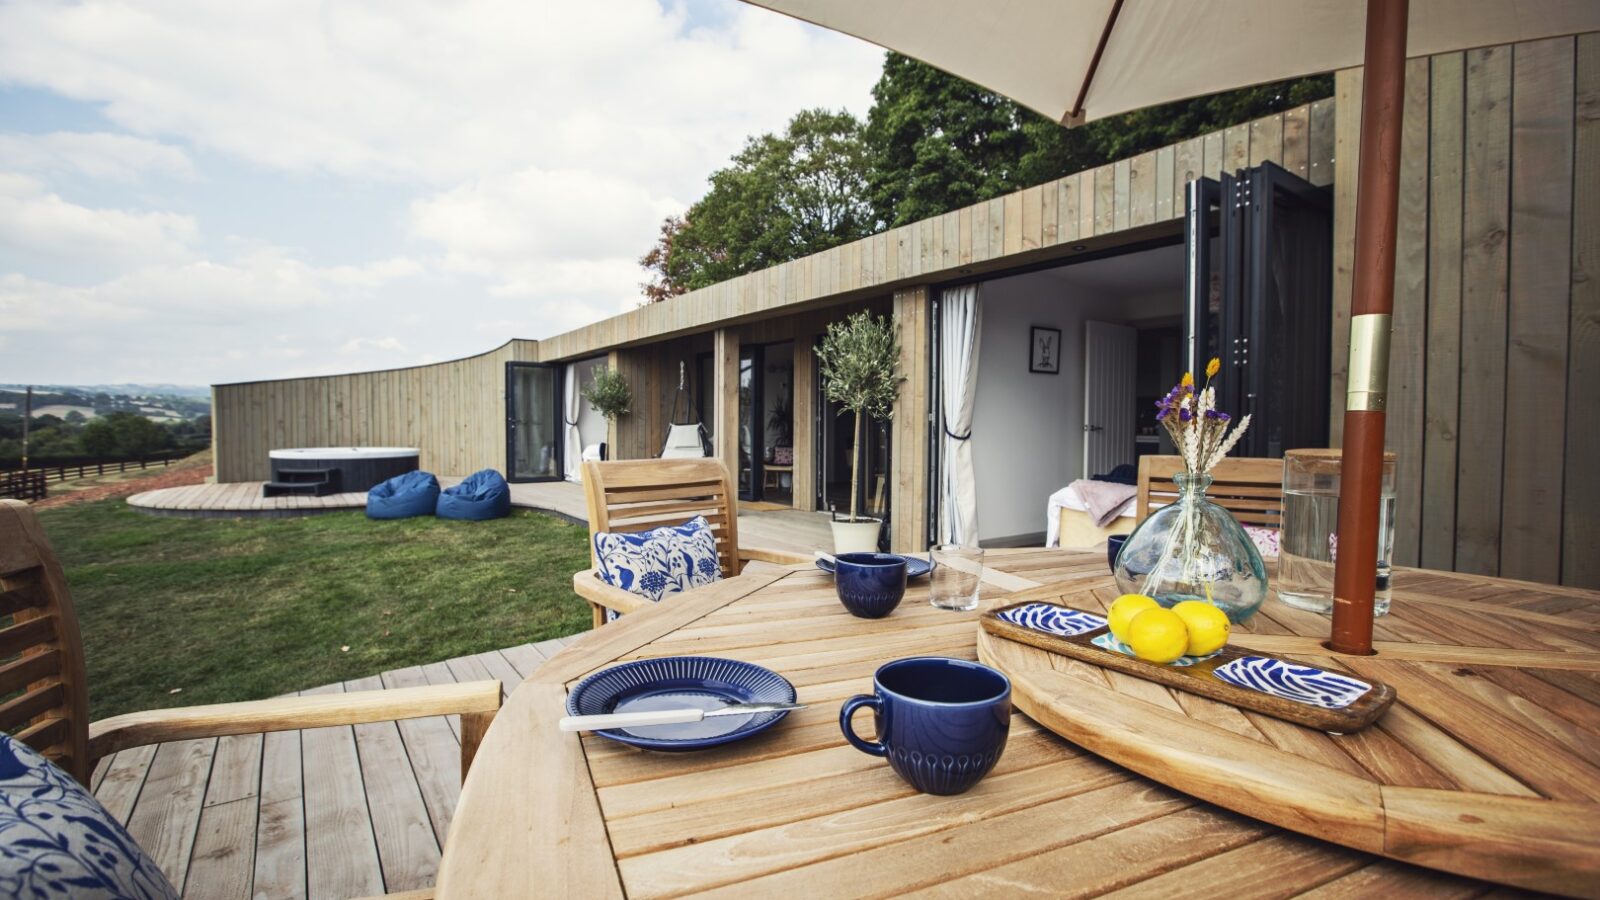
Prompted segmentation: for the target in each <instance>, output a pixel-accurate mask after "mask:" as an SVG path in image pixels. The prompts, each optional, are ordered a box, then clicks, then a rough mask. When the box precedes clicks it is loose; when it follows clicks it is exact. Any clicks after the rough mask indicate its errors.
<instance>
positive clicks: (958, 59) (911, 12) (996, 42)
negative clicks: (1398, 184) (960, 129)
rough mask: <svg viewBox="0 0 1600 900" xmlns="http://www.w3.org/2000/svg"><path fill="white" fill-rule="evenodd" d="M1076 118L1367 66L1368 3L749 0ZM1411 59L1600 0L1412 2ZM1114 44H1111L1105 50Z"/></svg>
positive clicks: (1528, 36) (1568, 16)
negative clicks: (1365, 40) (1362, 64)
mask: <svg viewBox="0 0 1600 900" xmlns="http://www.w3.org/2000/svg"><path fill="white" fill-rule="evenodd" d="M748 2H751V3H753V4H754V5H756V6H764V7H766V8H768V9H771V10H775V11H777V12H781V13H784V14H786V15H790V16H793V17H795V18H797V19H802V20H805V21H807V22H812V23H814V24H817V25H821V26H823V27H825V28H829V29H832V30H834V31H842V32H844V33H846V34H851V35H854V36H856V37H859V38H862V39H864V40H867V41H871V42H872V43H874V44H878V45H880V46H883V47H887V48H889V49H891V50H896V51H898V52H900V53H903V54H905V55H906V56H910V57H914V58H916V59H919V60H922V61H923V62H925V63H928V64H930V65H933V66H937V67H938V68H941V69H944V70H945V71H947V72H950V73H951V74H954V75H959V76H960V77H962V78H965V79H967V80H968V81H971V82H974V83H976V84H979V85H982V86H983V87H986V88H988V89H989V90H991V91H994V92H995V93H998V94H1004V95H1005V96H1007V97H1010V98H1011V99H1013V100H1015V101H1017V102H1018V103H1021V104H1022V105H1024V106H1027V107H1029V108H1031V109H1033V110H1036V111H1038V112H1039V113H1041V114H1043V115H1045V116H1048V117H1049V118H1051V119H1053V120H1055V121H1058V122H1063V123H1066V124H1078V123H1081V122H1090V121H1093V120H1095V119H1102V118H1105V117H1106V116H1114V115H1117V114H1118V113H1125V112H1128V111H1129V110H1134V109H1141V108H1143V107H1146V106H1155V105H1157V104H1160V103H1167V102H1170V101H1173V100H1182V99H1185V98H1188V97H1198V96H1201V95H1205V94H1213V93H1217V92H1219V91H1226V90H1232V89H1234V88H1240V87H1245V86H1248V85H1252V84H1261V83H1263V82H1269V81H1281V80H1283V79H1287V78H1295V77H1299V76H1301V75H1310V74H1314V73H1318V72H1331V71H1333V70H1335V69H1343V68H1348V67H1350V66H1359V65H1361V63H1362V48H1363V41H1364V35H1365V22H1366V5H1367V4H1366V0H988V2H981V0H748ZM1409 21H1410V26H1409V28H1408V29H1407V32H1408V38H1409V39H1408V41H1407V46H1406V55H1407V56H1423V55H1428V54H1433V53H1444V52H1447V51H1451V50H1463V49H1467V48H1471V47H1484V46H1489V45H1491V44H1508V43H1513V42H1516V41H1527V40H1534V39H1537V38H1544V37H1554V36H1556V35H1562V34H1576V33H1579V32H1583V31H1595V30H1600V0H1411V4H1410V17H1409ZM1102 40H1104V50H1103V51H1101V52H1100V53H1099V58H1098V60H1097V59H1096V52H1097V50H1099V48H1100V46H1101V42H1102Z"/></svg>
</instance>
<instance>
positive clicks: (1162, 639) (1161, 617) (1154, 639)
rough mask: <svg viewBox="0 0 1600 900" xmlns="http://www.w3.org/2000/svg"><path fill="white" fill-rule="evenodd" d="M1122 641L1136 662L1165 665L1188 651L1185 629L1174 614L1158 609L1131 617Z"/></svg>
mask: <svg viewBox="0 0 1600 900" xmlns="http://www.w3.org/2000/svg"><path fill="white" fill-rule="evenodd" d="M1123 640H1124V641H1125V642H1126V643H1127V645H1128V646H1129V647H1132V648H1133V652H1134V654H1136V655H1137V656H1138V657H1139V658H1140V659H1143V660H1148V661H1150V662H1153V663H1161V664H1163V665H1165V664H1166V663H1169V662H1172V661H1173V660H1175V659H1177V658H1178V657H1180V656H1182V655H1183V651H1184V650H1187V649H1188V647H1189V629H1188V628H1187V627H1186V626H1185V625H1184V624H1183V619H1182V618H1181V617H1180V616H1179V615H1178V614H1177V613H1175V612H1173V611H1172V610H1170V609H1162V608H1161V607H1159V606H1158V607H1156V608H1155V609H1147V610H1145V611H1144V612H1142V613H1139V614H1138V615H1137V616H1134V617H1133V621H1132V622H1129V623H1128V636H1127V637H1126V638H1124V639H1123Z"/></svg>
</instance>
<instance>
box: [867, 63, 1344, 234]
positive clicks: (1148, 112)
mask: <svg viewBox="0 0 1600 900" xmlns="http://www.w3.org/2000/svg"><path fill="white" fill-rule="evenodd" d="M1332 94H1333V76H1331V75H1314V76H1311V77H1308V78H1300V79H1295V80H1292V81H1283V82H1277V83H1274V84H1265V85H1257V86H1255V87H1249V88H1243V89H1241V90H1237V91H1228V92H1226V93H1222V94H1213V95H1211V96H1207V97H1196V98H1193V99H1189V100H1179V101H1177V102H1175V103H1168V104H1165V105H1162V106H1155V107H1150V108H1148V109H1140V110H1135V111H1133V112H1129V113H1124V114H1123V115H1120V116H1112V117H1110V118H1106V119H1100V120H1098V121H1095V122H1091V123H1089V124H1088V125H1084V126H1080V127H1078V128H1070V129H1069V128H1064V127H1062V126H1061V125H1059V124H1057V123H1056V122H1052V121H1051V120H1049V119H1047V118H1045V117H1044V116H1041V115H1039V114H1038V113H1035V112H1033V111H1032V110H1029V109H1025V108H1023V107H1022V106H1019V105H1017V104H1016V103H1014V102H1012V101H1010V100H1008V99H1006V98H1004V97H1001V96H1000V95H998V94H995V93H992V92H990V91H986V90H984V89H983V88H980V87H978V86H977V85H975V84H972V83H971V82H969V81H966V80H964V79H961V78H957V77H956V76H954V75H951V74H949V73H947V72H943V71H941V70H939V69H935V68H934V67H932V66H929V65H927V64H925V63H922V62H918V61H917V60H914V59H911V58H910V57H906V56H901V55H900V54H898V53H890V54H888V55H887V57H886V58H885V59H884V63H883V75H882V76H881V77H880V78H879V79H878V83H877V85H876V86H874V87H873V89H872V96H873V107H872V111H871V113H870V114H869V115H868V116H867V128H866V133H865V136H866V143H867V153H868V159H869V162H870V165H871V169H870V170H869V171H868V174H867V181H868V184H869V188H870V191H871V198H872V205H873V210H874V212H875V213H876V215H877V217H878V218H879V219H881V220H882V221H884V222H886V223H888V224H889V225H891V226H893V225H904V224H906V223H908V222H915V221H917V220H919V219H925V218H928V217H929V216H936V215H939V214H941V213H945V212H949V211H950V210H952V209H957V208H959V207H962V206H966V205H969V204H972V203H977V202H979V201H982V200H987V199H989V198H991V197H997V196H999V195H1001V194H1005V193H1010V192H1012V191H1017V190H1021V189H1022V188H1025V187H1029V186H1032V185H1035V184H1040V183H1042V182H1045V181H1050V180H1052V179H1055V178H1060V177H1062V176H1064V175H1070V174H1072V173H1074V172H1080V171H1083V170H1084V169H1090V168H1094V167H1095V166H1100V165H1104V164H1106V163H1109V162H1115V161H1116V160H1119V159H1126V158H1128V157H1130V156H1134V155H1136V154H1139V153H1143V152H1145V151H1147V150H1154V149H1156V148H1159V147H1164V146H1167V145H1168V144H1174V143H1177V142H1179V141H1183V140H1187V139H1189V138H1191V137H1195V136H1197V135H1201V134H1205V133H1206V132H1209V131H1215V130H1217V129H1220V128H1225V127H1227V126H1229V125H1237V124H1239V123H1240V122H1245V121H1249V120H1250V119H1255V118H1260V117H1261V116H1267V115H1271V114H1272V113H1274V112H1279V111H1282V110H1284V109H1288V108H1290V107H1294V106H1299V105H1301V104H1303V103H1308V102H1310V101H1312V100H1316V99H1319V98H1322V97H1327V96H1331V95H1332Z"/></svg>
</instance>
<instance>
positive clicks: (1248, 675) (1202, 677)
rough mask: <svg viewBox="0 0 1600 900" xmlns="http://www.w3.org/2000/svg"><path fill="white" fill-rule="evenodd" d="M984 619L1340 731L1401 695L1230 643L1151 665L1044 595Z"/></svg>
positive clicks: (995, 627)
mask: <svg viewBox="0 0 1600 900" xmlns="http://www.w3.org/2000/svg"><path fill="white" fill-rule="evenodd" d="M980 621H981V622H982V623H983V628H984V630H985V631H988V632H989V633H990V634H996V635H999V636H1000V637H1003V638H1006V639H1008V640H1013V641H1018V642H1021V643H1024V644H1028V645H1030V646H1034V647H1038V648H1039V649H1041V650H1048V651H1050V652H1051V653H1060V654H1062V655H1063V656H1070V657H1072V658H1073V659H1079V660H1082V661H1084V662H1086V663H1090V664H1092V665H1097V666H1105V667H1106V668H1108V669H1115V670H1117V671H1118V672H1126V673H1127V674H1129V675H1133V676H1135V677H1138V678H1144V679H1147V680H1150V681H1154V682H1158V683H1160V684H1164V685H1166V686H1167V687H1171V688H1177V689H1178V690H1180V691H1187V692H1189V693H1191V694H1199V695H1200V696H1202V697H1209V698H1211V699H1212V700H1218V701H1221V702H1223V703H1227V704H1230V705H1233V706H1237V707H1240V708H1241V709H1249V710H1254V711H1256V712H1258V713H1263V714H1265V715H1269V716H1272V717H1274V718H1278V719H1284V720H1287V721H1290V722H1293V723H1295V724H1296V725H1304V726H1306V727H1308V728H1315V729H1317V730H1318V731H1327V732H1331V733H1333V734H1349V733H1351V732H1355V731H1360V730H1361V729H1363V728H1365V727H1367V726H1368V725H1371V724H1372V723H1373V722H1375V721H1377V720H1378V717H1379V716H1382V715H1383V714H1384V713H1385V712H1386V711H1387V710H1388V709H1389V705H1390V704H1392V703H1394V698H1395V692H1394V688H1392V687H1390V686H1389V685H1387V684H1384V683H1383V682H1381V681H1378V682H1372V681H1366V680H1362V679H1357V678H1353V677H1351V676H1348V675H1344V674H1342V673H1338V672H1331V671H1328V670H1325V669H1320V668H1317V667H1315V666H1311V665H1310V664H1308V663H1301V662H1296V661H1294V660H1289V659H1284V658H1283V657H1281V656H1275V655H1273V654H1270V653H1260V652H1253V651H1249V650H1242V649H1240V648H1238V647H1235V646H1233V645H1231V644H1230V645H1227V646H1224V647H1223V648H1222V649H1221V650H1219V651H1217V652H1216V653H1214V654H1212V655H1210V656H1207V657H1204V658H1202V659H1196V658H1195V657H1187V656H1186V657H1183V658H1182V659H1180V660H1178V661H1177V662H1176V663H1172V664H1168V665H1162V664H1159V663H1153V662H1149V661H1146V660H1143V659H1140V658H1138V657H1137V656H1130V655H1128V654H1127V653H1124V652H1121V651H1119V650H1117V649H1108V648H1107V647H1106V646H1105V644H1107V643H1115V638H1113V637H1111V631H1110V629H1109V628H1107V627H1106V625H1105V624H1104V622H1105V618H1104V617H1103V616H1101V615H1100V614H1099V613H1098V612H1089V611H1087V610H1081V609H1075V608H1073V607H1070V606H1065V605H1062V604H1057V603H1050V602H1047V601H1044V600H1026V601H1023V602H1021V603H1012V604H1009V605H1007V606H1002V607H1000V608H998V609H992V610H989V611H988V612H986V613H984V615H983V618H982V619H981V620H980ZM1097 623H1098V624H1097ZM1248 685H1255V687H1250V686H1248Z"/></svg>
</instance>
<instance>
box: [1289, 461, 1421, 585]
mask: <svg viewBox="0 0 1600 900" xmlns="http://www.w3.org/2000/svg"><path fill="white" fill-rule="evenodd" d="M1342 462H1343V457H1342V456H1341V454H1340V452H1339V451H1338V450H1290V451H1288V452H1287V453H1285V454H1284V455H1283V533H1282V534H1281V535H1280V541H1279V549H1278V585H1277V586H1278V599H1280V600H1282V601H1283V602H1285V603H1287V604H1289V605H1290V606H1293V607H1296V608H1298V609H1304V610H1309V611H1311V612H1316V613H1322V614H1323V615H1329V614H1331V613H1332V612H1333V565H1334V561H1335V560H1336V559H1338V557H1339V538H1338V529H1339V475H1340V471H1341V468H1342V466H1341V464H1342ZM1380 497H1381V499H1380V500H1379V501H1378V571H1377V572H1375V573H1373V577H1374V578H1375V579H1376V584H1375V590H1374V595H1373V598H1372V614H1373V615H1375V616H1381V615H1385V614H1387V613H1388V612H1389V597H1390V587H1389V581H1390V563H1391V560H1392V558H1393V556H1394V505H1395V454H1394V453H1392V452H1390V453H1385V454H1383V489H1382V492H1381V494H1380Z"/></svg>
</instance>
